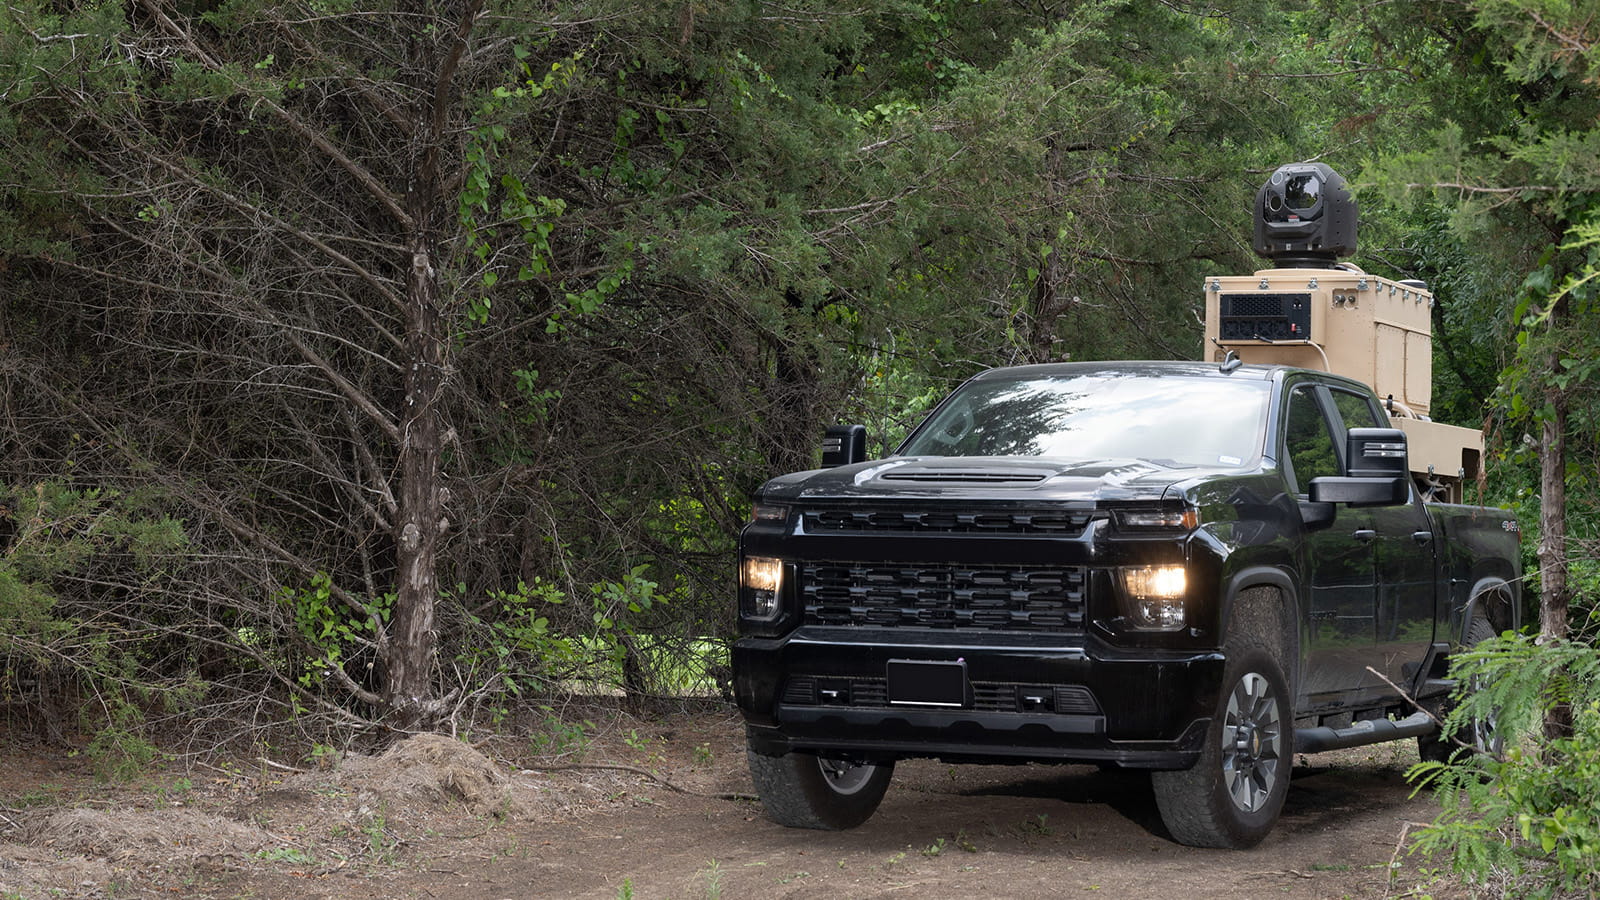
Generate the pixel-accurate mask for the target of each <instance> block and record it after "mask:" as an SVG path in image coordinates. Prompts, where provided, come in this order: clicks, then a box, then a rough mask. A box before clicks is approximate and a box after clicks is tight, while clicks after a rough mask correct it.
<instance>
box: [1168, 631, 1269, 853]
mask: <svg viewBox="0 0 1600 900" xmlns="http://www.w3.org/2000/svg"><path fill="white" fill-rule="evenodd" d="M1257 614H1258V615H1259V613H1257ZM1262 618H1268V617H1265V616H1262ZM1246 624H1247V625H1248V626H1250V627H1246V628H1245V629H1243V630H1242V631H1241V633H1239V634H1237V635H1236V636H1235V637H1234V638H1232V639H1231V640H1230V642H1229V646H1228V662H1227V664H1226V666H1225V667H1224V668H1223V675H1222V694H1221V696H1220V697H1218V699H1217V707H1216V710H1215V711H1214V713H1213V715H1212V719H1211V725H1210V727H1209V728H1207V729H1206V737H1205V744H1204V745H1203V746H1202V747H1201V750H1200V759H1199V760H1198V761H1197V762H1196V763H1195V764H1194V766H1193V767H1192V768H1189V769H1184V770H1181V771H1174V772H1152V773H1151V784H1152V785H1153V786H1154V788H1155V795H1156V806H1157V807H1158V808H1159V809H1160V810H1161V821H1162V822H1163V823H1164V824H1165V825H1166V826H1167V831H1169V832H1171V834H1172V837H1173V839H1174V840H1176V841H1177V842H1178V843H1180V844H1187V845H1189V846H1191V847H1223V848H1230V849H1235V850H1242V849H1244V848H1247V847H1253V846H1255V845H1256V844H1258V843H1260V842H1261V839H1262V838H1264V837H1266V836H1267V832H1269V831H1271V830H1272V826H1273V823H1275V822H1276V821H1277V820H1278V813H1279V811H1281V810H1282V809H1283V800H1284V797H1285V796H1287V795H1288V793H1289V775H1290V771H1291V769H1292V768H1293V765H1294V717H1293V712H1292V709H1291V705H1290V704H1291V702H1292V700H1291V696H1290V694H1289V683H1288V679H1286V678H1285V677H1284V674H1283V663H1282V661H1281V660H1282V655H1281V650H1280V649H1279V647H1280V645H1281V643H1282V642H1281V640H1278V639H1275V631H1276V628H1275V627H1274V626H1273V625H1272V624H1270V622H1262V623H1260V624H1259V625H1258V624H1257V623H1246ZM1262 626H1265V627H1262Z"/></svg>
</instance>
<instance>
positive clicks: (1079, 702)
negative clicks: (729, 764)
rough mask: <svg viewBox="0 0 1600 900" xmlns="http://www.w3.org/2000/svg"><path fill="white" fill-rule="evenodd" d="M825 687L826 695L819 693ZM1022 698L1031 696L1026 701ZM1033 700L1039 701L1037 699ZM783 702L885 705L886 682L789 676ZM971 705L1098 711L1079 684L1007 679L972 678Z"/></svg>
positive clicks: (1011, 710)
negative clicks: (976, 679)
mask: <svg viewBox="0 0 1600 900" xmlns="http://www.w3.org/2000/svg"><path fill="white" fill-rule="evenodd" d="M819 689H826V696H824V695H823V694H820V693H819ZM1025 698H1033V699H1034V702H1029V701H1028V700H1025ZM1037 701H1043V702H1042V703H1041V702H1037ZM783 702H784V703H787V704H792V705H795V706H826V705H835V704H840V703H847V704H848V705H850V706H855V707H869V708H880V709H881V708H887V707H888V706H889V685H888V682H887V681H886V680H885V679H882V678H850V677H833V676H829V677H824V676H813V675H794V676H790V678H789V680H788V682H787V683H786V684H785V685H784V690H783ZM971 708H972V709H975V710H982V711H985V712H1007V713H1019V714H1029V713H1038V712H1045V713H1058V714H1064V715H1099V714H1100V703H1099V701H1098V700H1096V699H1095V696H1094V694H1093V693H1091V692H1090V691H1089V689H1088V688H1086V687H1083V686H1082V685H1075V684H1058V685H1037V684H1019V683H1016V682H1009V681H974V682H972V703H971Z"/></svg>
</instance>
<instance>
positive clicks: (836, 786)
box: [748, 750, 894, 831]
mask: <svg viewBox="0 0 1600 900" xmlns="http://www.w3.org/2000/svg"><path fill="white" fill-rule="evenodd" d="M748 756H749V760H750V777H751V779H752V780H753V781H755V785H756V793H757V794H758V795H760V797H761V805H762V806H763V807H764V808H765V809H766V811H767V817H768V818H770V819H772V821H774V822H777V823H778V824H779V825H787V826H788V827H790V828H821V829H826V830H829V831H837V830H839V829H842V828H854V827H856V826H857V825H860V824H861V823H862V822H865V821H866V820H867V819H868V818H871V816H872V814H873V812H875V811H876V810H877V809H878V804H879V803H880V802H882V800H883V794H884V792H885V791H887V790H888V789H889V778H890V777H891V776H892V775H893V774H894V763H878V764H876V765H874V764H869V763H851V762H845V761H843V760H835V759H826V758H824V757H820V756H816V755H815V754H811V753H786V754H784V755H783V756H762V755H761V754H759V753H756V752H755V751H754V750H751V751H749V752H748Z"/></svg>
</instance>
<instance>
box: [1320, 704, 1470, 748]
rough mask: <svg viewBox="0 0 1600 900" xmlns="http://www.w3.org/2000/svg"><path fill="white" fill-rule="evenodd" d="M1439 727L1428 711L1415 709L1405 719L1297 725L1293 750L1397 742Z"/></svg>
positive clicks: (1431, 731)
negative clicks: (1314, 726)
mask: <svg viewBox="0 0 1600 900" xmlns="http://www.w3.org/2000/svg"><path fill="white" fill-rule="evenodd" d="M1438 728H1439V726H1438V725H1437V724H1435V723H1434V721H1433V719H1432V718H1430V717H1429V716H1428V714H1427V713H1425V712H1415V713H1412V714H1411V715H1409V716H1407V717H1405V718H1404V719H1399V720H1394V719H1363V720H1361V721H1359V722H1355V723H1352V724H1351V725H1349V726H1347V727H1345V728H1329V727H1327V726H1325V725H1324V726H1318V727H1316V728H1296V729H1295V730H1294V752H1296V753H1321V752H1322V751H1324V750H1343V749H1344V748H1346V747H1360V746H1361V745H1363V744H1378V743H1382V742H1383V741H1397V740H1400V739H1401V738H1408V737H1420V736H1421V735H1424V734H1432V733H1434V732H1435V731H1436V730H1438Z"/></svg>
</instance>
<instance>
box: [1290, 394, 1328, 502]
mask: <svg viewBox="0 0 1600 900" xmlns="http://www.w3.org/2000/svg"><path fill="white" fill-rule="evenodd" d="M1283 431H1284V433H1283V445H1284V446H1283V449H1284V455H1285V456H1287V457H1288V459H1289V470H1290V482H1291V483H1292V486H1293V487H1294V491H1295V493H1297V494H1304V493H1306V492H1308V491H1309V490H1310V484H1311V479H1313V478H1318V477H1321V476H1323V475H1338V474H1339V459H1338V457H1337V456H1335V455H1334V449H1333V434H1332V433H1331V432H1329V431H1328V420H1327V418H1326V417H1325V416H1323V414H1322V407H1320V406H1318V405H1317V394H1316V388H1315V387H1314V386H1312V385H1309V384H1306V385H1301V386H1300V387H1297V388H1295V389H1294V390H1293V391H1292V392H1290V394H1289V416H1288V418H1287V419H1286V420H1285V422H1284V430H1283Z"/></svg>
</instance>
